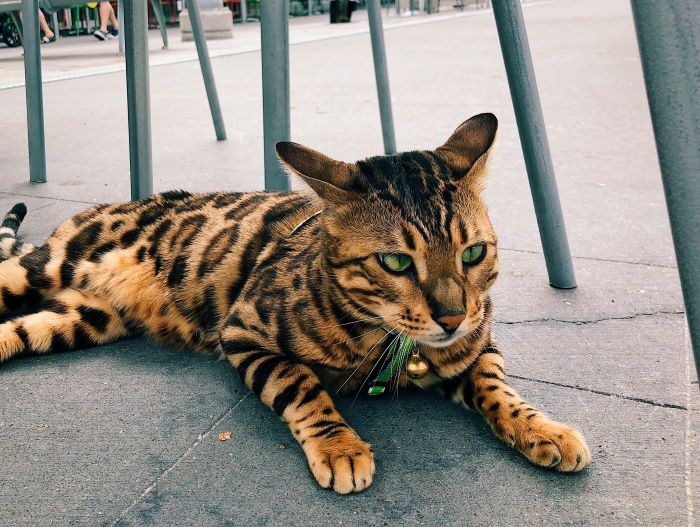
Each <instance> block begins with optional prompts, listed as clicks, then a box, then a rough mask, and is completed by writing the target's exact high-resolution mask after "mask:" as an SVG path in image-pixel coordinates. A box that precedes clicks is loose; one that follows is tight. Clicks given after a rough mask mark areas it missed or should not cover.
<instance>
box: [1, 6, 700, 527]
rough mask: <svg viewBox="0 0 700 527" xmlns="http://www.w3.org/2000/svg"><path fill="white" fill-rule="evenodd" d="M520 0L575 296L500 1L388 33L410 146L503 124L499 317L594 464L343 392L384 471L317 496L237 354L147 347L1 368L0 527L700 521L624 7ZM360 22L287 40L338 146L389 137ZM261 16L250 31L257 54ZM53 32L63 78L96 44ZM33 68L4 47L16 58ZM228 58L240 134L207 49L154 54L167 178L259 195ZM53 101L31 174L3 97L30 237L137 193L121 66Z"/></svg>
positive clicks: (669, 265)
mask: <svg viewBox="0 0 700 527" xmlns="http://www.w3.org/2000/svg"><path fill="white" fill-rule="evenodd" d="M524 13H525V18H526V21H527V25H528V31H529V36H530V41H531V46H532V51H533V55H534V61H535V67H536V72H537V75H538V82H539V86H540V92H541V97H542V104H543V108H544V113H545V118H546V120H547V125H548V131H549V137H550V142H551V146H552V151H553V156H554V163H555V167H556V171H557V175H558V182H559V188H560V191H561V198H562V203H563V206H564V212H565V215H566V219H567V222H568V228H569V237H570V241H571V246H572V250H573V253H574V255H575V256H576V259H575V266H576V271H577V275H578V279H579V288H578V289H576V290H572V291H557V290H554V289H551V288H550V287H549V286H548V285H547V279H546V272H545V269H544V261H543V257H542V251H541V246H540V243H539V239H538V235H537V227H536V223H535V218H534V213H533V209H532V205H531V201H530V197H529V191H528V186H527V178H526V174H525V170H524V163H523V158H522V154H521V152H520V145H519V140H518V135H517V129H516V127H515V120H514V116H513V112H512V108H511V103H510V100H509V95H508V88H507V84H506V80H505V73H504V69H503V64H502V60H501V57H500V52H499V49H498V40H497V36H496V31H495V27H494V23H493V18H492V14H491V13H490V12H488V11H485V10H484V11H482V12H481V13H480V14H476V15H473V16H472V15H471V14H470V15H469V16H460V17H452V16H447V17H443V18H441V19H440V20H439V21H431V22H430V23H425V24H423V23H422V21H423V20H426V17H421V18H417V17H414V18H412V19H411V20H409V21H408V22H410V23H403V21H399V22H400V23H398V22H397V23H396V25H395V27H393V28H391V29H388V30H387V31H386V45H387V50H388V63H389V72H390V77H391V84H392V95H393V100H394V113H395V117H396V129H397V140H398V144H399V147H400V148H401V149H411V148H424V147H432V146H435V145H437V144H439V143H440V142H442V141H443V140H444V139H445V138H446V137H447V135H448V134H449V133H450V132H451V131H452V130H453V129H454V128H455V127H456V126H457V125H458V124H459V123H460V122H461V121H462V120H463V119H465V118H467V117H469V116H470V115H472V114H475V113H479V112H483V111H493V112H494V113H496V114H497V115H498V116H499V118H500V122H501V129H500V136H499V142H498V144H497V146H496V149H495V155H494V159H493V163H492V177H491V179H490V182H489V184H488V190H487V198H488V202H489V204H490V209H491V213H492V217H493V220H494V224H495V226H496V229H497V231H498V233H499V236H500V255H501V261H502V272H501V278H500V279H499V283H498V284H497V286H496V291H495V295H494V297H495V304H496V319H497V324H496V325H495V332H496V335H497V339H498V341H499V343H500V345H501V347H502V348H503V351H504V354H505V356H506V360H507V364H508V371H509V373H510V374H511V376H512V382H513V384H514V386H515V387H516V388H517V389H518V390H519V391H521V392H522V393H523V394H524V395H525V396H526V397H527V398H528V399H529V400H531V401H532V402H534V403H536V404H538V405H540V406H541V407H542V408H544V409H545V410H546V411H547V412H549V413H550V414H551V415H552V416H554V417H556V418H558V419H560V420H563V421H566V422H568V423H570V424H572V425H575V426H577V427H579V428H580V429H581V430H582V431H583V433H584V435H585V436H586V437H587V439H588V442H589V445H590V447H591V450H592V452H593V462H592V464H591V466H590V467H589V468H588V469H587V470H586V471H584V472H583V473H581V474H578V475H560V474H556V473H550V472H546V471H543V470H540V469H537V468H535V467H533V466H531V465H529V464H528V463H527V462H526V461H525V460H524V458H522V457H520V456H519V455H518V454H517V453H515V452H514V451H511V450H510V449H508V448H507V447H506V446H505V445H503V444H501V443H499V442H498V441H497V440H496V439H495V438H494V437H493V436H492V434H491V433H490V431H489V430H488V428H487V426H486V425H485V424H484V423H483V422H482V420H481V419H480V418H478V416H476V415H474V414H468V413H466V412H464V411H462V410H460V409H459V408H457V407H455V406H453V405H451V404H450V403H448V402H446V401H443V400H441V399H439V398H438V397H436V396H433V395H429V394H402V395H401V397H400V398H399V399H398V401H397V400H396V399H393V400H390V399H387V400H382V401H377V400H371V401H368V400H364V399H358V401H357V402H355V403H354V404H353V402H352V400H341V401H339V403H338V404H339V406H340V408H341V411H343V413H344V415H345V416H346V418H347V419H348V421H349V422H350V423H351V424H352V425H353V426H354V427H355V428H356V429H357V430H358V432H360V434H361V435H362V436H363V437H364V438H365V439H366V440H368V441H370V442H372V443H373V444H374V445H375V449H376V452H377V475H376V479H375V483H374V485H373V486H372V487H371V488H370V489H369V490H368V491H366V492H364V493H362V494H359V495H353V496H347V497H339V496H336V495H334V494H333V493H331V492H328V491H324V490H322V489H320V488H317V486H316V484H315V483H314V481H313V480H312V478H311V476H310V474H309V473H308V470H307V468H306V466H305V462H304V460H303V457H302V455H301V451H300V449H299V447H298V446H297V445H296V444H295V443H294V442H293V441H292V440H291V437H290V435H289V433H288V432H287V430H286V428H285V426H284V425H283V424H282V423H280V422H279V420H278V419H277V418H276V417H275V416H274V415H272V413H271V412H269V411H267V410H265V409H264V408H263V406H262V405H261V404H260V403H259V402H258V401H256V400H255V399H254V397H249V396H247V395H246V393H247V392H246V390H245V388H244V387H243V386H242V384H241V383H240V381H239V380H238V378H237V377H236V375H235V374H233V372H232V371H231V370H230V368H229V367H228V366H227V365H226V364H225V363H221V362H216V361H214V360H210V359H207V358H205V357H202V356H197V355H192V354H187V353H182V352H179V351H176V350H170V349H163V348H160V347H158V346H156V345H153V344H151V343H149V342H147V341H144V340H132V341H126V342H121V343H117V344H113V345H110V346H104V347H102V348H99V349H91V350H85V351H79V352H74V353H67V354H63V355H47V356H44V357H39V358H26V359H19V360H14V361H11V362H8V363H6V364H3V365H2V366H0V525H2V526H25V525H27V526H28V525H52V526H62V525H66V526H68V525H70V526H74V525H76V526H77V525H81V526H82V525H88V526H89V525H119V526H127V525H133V526H136V525H201V526H209V525H211V526H219V525H271V526H272V525H436V526H442V525H461V526H464V525H474V526H477V525H595V526H597V525H602V526H608V525H610V526H617V525H619V526H628V525H648V526H662V525H663V526H666V525H668V526H681V525H682V526H691V525H696V524H698V523H699V522H700V455H699V453H700V415H699V409H700V398H699V397H698V385H697V380H696V377H695V372H694V369H693V365H692V361H691V352H690V347H689V342H688V337H687V330H686V325H685V319H684V316H683V305H682V301H681V296H680V288H679V284H678V278H677V272H676V269H675V267H674V266H675V261H674V257H673V249H672V245H671V239H670V231H669V228H668V221H667V218H666V215H665V214H666V211H665V205H664V201H663V194H662V191H661V182H660V176H659V169H658V164H657V160H656V155H655V151H654V145H653V138H652V132H651V124H650V120H649V114H648V108H647V105H646V100H645V96H644V89H643V84H642V75H641V69H640V64H639V58H638V51H637V47H636V42H635V38H634V30H633V26H632V19H631V14H630V11H629V5H628V3H627V2H625V1H622V0H616V1H613V2H611V1H608V0H592V1H585V2H584V1H583V0H579V1H555V2H539V3H538V2H529V3H528V7H527V8H526V9H525V10H524ZM363 20H364V19H363V17H362V16H360V17H359V21H357V22H354V23H353V24H354V25H353V24H351V25H350V26H345V27H344V28H343V29H342V30H341V29H338V30H337V31H338V35H341V34H343V35H345V36H339V37H338V38H328V36H329V35H330V36H332V34H333V32H334V31H336V30H334V29H333V28H331V27H330V26H325V24H326V19H325V17H323V18H316V19H314V20H313V21H312V22H313V23H309V22H304V23H301V22H297V21H295V22H293V25H294V29H293V34H294V35H296V36H295V38H298V39H299V40H300V41H301V40H303V39H304V38H305V35H306V36H308V37H309V38H318V39H319V40H317V41H312V42H308V43H304V44H299V45H295V46H293V47H292V48H291V64H292V71H291V79H292V81H291V82H292V84H291V86H292V107H293V113H292V137H293V139H294V140H296V141H299V142H303V143H307V144H309V145H310V146H313V147H316V148H318V149H321V150H323V151H325V152H326V153H328V154H329V155H332V156H336V157H338V158H341V159H346V160H353V159H357V158H361V157H364V156H367V155H371V154H377V153H380V152H381V132H380V128H379V117H378V109H377V104H376V96H375V92H374V78H373V71H372V64H371V50H370V45H369V37H368V35H367V34H366V33H362V31H361V30H362V29H363V28H364V27H365V25H363V24H364V22H363ZM433 20H434V19H433ZM413 22H419V23H418V24H414V23H413ZM305 25H306V26H305ZM256 27H257V26H255V25H251V26H248V27H246V28H245V29H244V30H243V29H241V30H238V29H237V35H238V36H237V38H238V39H241V40H240V41H241V42H243V44H244V45H243V46H242V47H241V48H240V49H244V48H245V45H254V43H255V31H257V29H256ZM348 27H350V28H351V29H353V31H354V28H357V31H355V33H357V34H354V35H353V34H350V33H352V32H351V31H350V30H349V29H348ZM237 28H238V26H237ZM343 32H345V33H343ZM154 35H155V34H154ZM154 35H152V40H153V38H154ZM172 38H173V40H174V41H176V39H177V38H178V35H177V34H176V33H174V34H173V35H172ZM233 42H234V44H231V45H230V46H229V47H230V48H231V49H233V48H235V42H237V41H236V39H234V41H233ZM251 43H252V44H251ZM95 45H99V43H97V42H94V43H93V42H92V41H89V40H85V41H84V46H86V49H87V47H91V46H95ZM51 46H55V47H54V48H52V49H51V50H48V49H47V51H46V52H47V53H52V54H53V55H55V56H54V57H53V58H52V59H51V60H52V63H51V67H52V68H53V70H52V71H59V70H61V68H65V70H66V71H70V72H73V73H75V72H80V68H81V64H80V46H79V45H77V44H76V43H75V42H74V41H73V42H71V41H70V40H65V41H62V42H59V43H56V44H52V45H51ZM61 46H63V47H61ZM221 46H223V45H219V48H217V49H223V47H221ZM45 49H46V48H45ZM192 49H193V48H190V49H189V53H190V55H188V56H191V51H192ZM186 52H187V50H186V49H185V47H184V45H180V46H179V47H178V48H177V49H176V50H175V51H173V53H174V54H175V56H176V57H179V58H182V57H184V56H185V55H186ZM164 53H169V52H164V51H159V50H155V51H154V55H157V56H158V57H160V58H157V60H162V55H163V54H164ZM177 53H179V54H180V55H177ZM18 60H20V59H19V57H18V54H17V53H16V52H15V51H13V50H7V49H0V72H2V71H3V68H4V67H5V65H6V64H7V65H8V66H7V68H8V71H11V72H16V68H17V66H18V64H17V63H16V61H18ZM109 60H110V61H113V60H112V58H110V59H109ZM13 61H15V62H13ZM61 61H63V62H61ZM90 61H91V62H89V64H88V66H89V67H94V66H95V57H94V56H93V57H91V58H90ZM20 66H21V63H20ZM213 68H214V72H215V74H216V78H217V82H218V88H219V93H220V95H221V98H222V106H223V112H224V116H225V118H226V124H227V127H228V130H229V140H228V141H227V142H225V143H218V144H217V143H216V142H215V141H214V134H213V129H212V126H211V122H210V120H209V117H208V114H207V106H206V99H205V95H204V89H203V85H202V82H201V76H200V73H199V71H198V66H197V63H196V62H182V63H179V64H171V65H162V66H160V67H157V68H153V69H152V71H151V87H152V95H153V99H152V109H153V117H152V121H153V151H154V173H155V188H156V190H157V191H161V190H166V189H169V188H185V189H188V190H193V191H200V190H214V189H219V190H228V189H231V190H250V189H259V188H261V187H262V181H263V179H262V109H261V100H260V97H261V96H260V56H259V53H258V52H256V51H254V50H253V51H250V52H247V53H240V54H232V55H230V56H226V57H220V58H216V59H215V60H213ZM44 94H45V99H46V108H45V113H46V125H47V131H46V136H47V154H48V178H49V183H47V184H44V185H31V184H29V183H28V172H27V170H28V169H27V159H26V155H27V154H26V132H25V108H24V90H23V89H22V88H15V89H6V90H0V108H1V112H2V117H1V118H0V121H1V122H2V125H1V126H0V174H1V178H2V179H1V182H0V210H5V209H7V208H9V207H10V206H11V205H12V204H14V203H15V202H17V201H20V200H23V201H25V202H26V203H27V205H28V207H29V209H30V212H29V214H28V216H27V219H26V222H25V225H23V227H22V232H23V233H24V235H25V236H26V238H28V239H29V240H31V241H34V242H39V241H41V240H42V239H43V238H45V237H46V236H47V235H48V234H49V233H50V232H51V230H52V229H53V228H55V227H56V225H57V224H58V223H59V222H60V221H61V220H63V219H65V218H67V217H69V216H71V215H72V214H74V213H76V212H78V211H80V210H82V209H83V208H85V207H86V206H87V205H88V204H90V203H95V202H101V201H115V200H125V199H128V189H129V182H128V143H127V128H126V102H125V99H126V98H125V83H124V78H123V73H112V74H105V75H98V76H90V77H85V78H78V79H73V80H65V81H59V82H52V83H49V84H46V85H45V86H44ZM222 431H230V432H231V433H232V439H231V440H230V441H227V442H220V441H218V440H217V434H218V433H219V432H222ZM280 444H284V445H285V447H286V448H280V447H279V445H280Z"/></svg>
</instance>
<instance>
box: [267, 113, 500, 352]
mask: <svg viewBox="0 0 700 527" xmlns="http://www.w3.org/2000/svg"><path fill="white" fill-rule="evenodd" d="M497 128H498V121H497V120H496V117H495V116H494V115H492V114H481V115H477V116H475V117H472V118H471V119H469V120H468V121H465V122H464V123H462V124H461V125H460V126H459V127H458V128H457V130H455V132H454V133H453V134H452V136H450V138H449V139H448V140H447V142H445V144H444V145H442V146H440V147H438V148H436V149H435V150H432V151H429V150H422V151H415V152H405V153H401V154H396V155H389V156H378V157H372V158H369V159H366V160H364V161H358V162H357V163H344V162H342V161H335V160H333V159H331V158H329V157H327V156H324V155H323V154H321V153H319V152H316V151H314V150H311V149H309V148H306V147H304V146H302V145H299V144H296V143H288V142H283V143H278V145H277V153H278V155H279V157H280V158H281V160H282V161H283V162H284V164H285V165H286V166H288V167H289V168H290V169H291V170H292V171H293V172H294V173H295V174H298V175H299V176H300V177H301V178H302V179H303V180H304V181H306V183H307V184H308V185H309V186H310V187H311V188H312V189H313V190H314V191H315V192H316V193H317V194H318V195H319V196H320V197H321V199H322V200H323V201H324V212H323V214H322V218H323V229H324V236H325V240H324V241H325V243H324V250H325V251H326V254H325V256H326V259H327V262H328V266H329V268H330V269H331V270H332V278H333V281H334V286H335V287H337V288H338V290H339V291H341V292H340V293H339V294H340V295H341V296H342V297H343V298H344V300H345V301H346V303H347V304H348V305H350V306H352V307H354V309H355V314H356V315H357V316H358V318H361V319H367V320H368V321H370V322H372V317H375V318H374V320H376V321H377V322H381V323H382V325H383V327H384V328H385V329H387V330H390V331H391V332H393V333H399V332H403V334H405V335H408V336H410V337H411V338H413V339H414V340H416V341H419V342H421V343H424V344H427V345H429V346H434V347H443V346H448V345H450V344H452V343H454V342H455V341H456V340H457V339H459V338H461V337H464V336H465V335H467V334H470V333H471V332H473V331H475V330H476V329H477V328H478V327H479V325H480V324H481V322H482V320H483V319H484V316H485V314H486V311H487V309H488V308H487V304H488V300H487V299H488V291H489V289H490V287H491V285H493V283H494V281H495V278H496V275H497V274H498V257H497V253H496V235H495V233H494V231H493V228H492V226H491V222H490V221H489V218H488V215H487V210H486V206H485V204H484V203H483V201H482V200H481V192H482V188H483V183H484V178H485V175H486V173H485V172H486V160H487V156H488V153H489V150H490V148H491V146H492V144H493V142H494V139H495V136H496V130H497Z"/></svg>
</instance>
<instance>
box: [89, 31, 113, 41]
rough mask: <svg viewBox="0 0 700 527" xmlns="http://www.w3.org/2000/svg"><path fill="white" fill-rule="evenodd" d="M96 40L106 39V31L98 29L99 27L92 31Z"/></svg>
mask: <svg viewBox="0 0 700 527" xmlns="http://www.w3.org/2000/svg"><path fill="white" fill-rule="evenodd" d="M93 35H95V38H96V39H97V40H107V39H108V38H109V36H108V35H109V33H107V32H106V31H100V30H99V29H98V30H97V31H95V32H94V33H93Z"/></svg>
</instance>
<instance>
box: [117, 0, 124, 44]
mask: <svg viewBox="0 0 700 527" xmlns="http://www.w3.org/2000/svg"><path fill="white" fill-rule="evenodd" d="M117 21H118V22H119V54H120V55H122V54H123V53H124V2H119V3H118V4H117Z"/></svg>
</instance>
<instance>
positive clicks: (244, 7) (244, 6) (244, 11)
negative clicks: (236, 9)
mask: <svg viewBox="0 0 700 527" xmlns="http://www.w3.org/2000/svg"><path fill="white" fill-rule="evenodd" d="M247 21H248V0H241V22H242V23H243V24H245V23H246V22H247Z"/></svg>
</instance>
